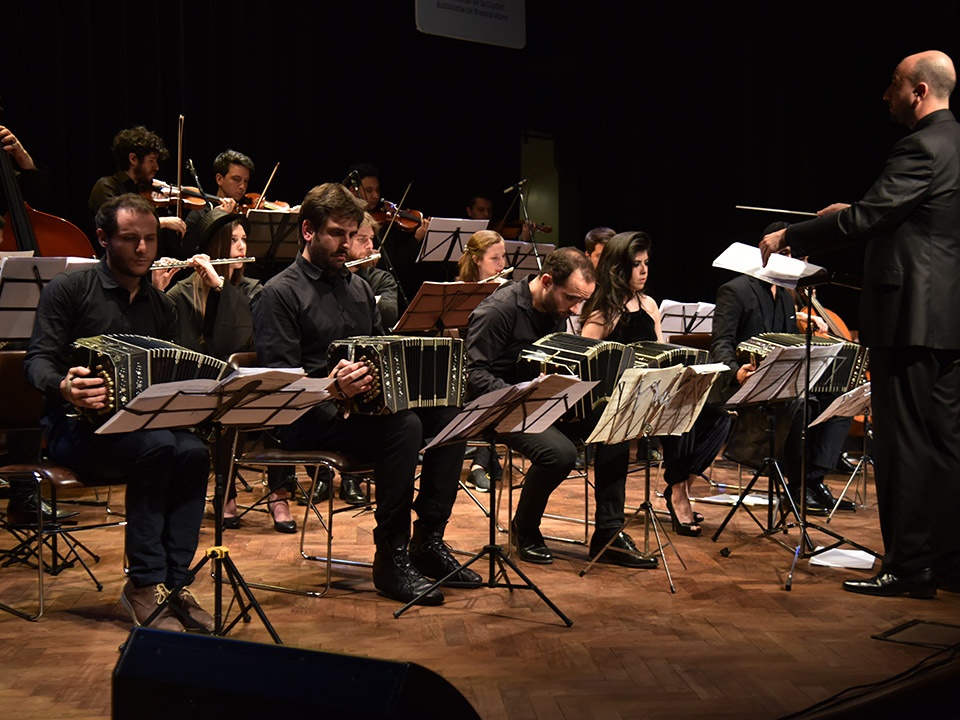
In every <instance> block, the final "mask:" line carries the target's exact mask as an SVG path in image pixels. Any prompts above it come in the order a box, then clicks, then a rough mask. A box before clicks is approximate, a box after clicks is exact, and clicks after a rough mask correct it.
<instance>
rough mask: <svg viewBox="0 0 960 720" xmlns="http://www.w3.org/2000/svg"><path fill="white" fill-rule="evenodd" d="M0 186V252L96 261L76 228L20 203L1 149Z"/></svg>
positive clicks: (10, 164) (8, 162) (9, 164)
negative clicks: (3, 208) (0, 199)
mask: <svg viewBox="0 0 960 720" xmlns="http://www.w3.org/2000/svg"><path fill="white" fill-rule="evenodd" d="M0 110H2V108H0ZM0 182H2V183H3V194H4V197H5V198H6V201H7V214H6V215H5V216H4V227H3V234H2V237H0V250H2V251H5V252H12V251H15V250H21V251H24V250H25V251H31V252H33V254H34V255H40V256H44V257H86V258H94V257H96V255H95V254H94V252H93V246H92V245H91V244H90V240H89V239H88V238H87V236H86V234H85V233H84V232H83V231H82V230H81V229H80V228H78V227H77V226H76V225H74V224H73V223H71V222H68V221H67V220H64V219H63V218H60V217H57V216H55V215H49V214H47V213H43V212H40V211H39V210H34V209H33V208H32V207H30V205H29V204H28V203H26V202H25V201H24V200H23V196H22V195H21V193H20V185H19V183H18V181H17V176H16V173H15V172H14V170H13V162H12V160H11V159H10V156H9V154H8V153H7V151H6V150H4V149H2V148H0Z"/></svg>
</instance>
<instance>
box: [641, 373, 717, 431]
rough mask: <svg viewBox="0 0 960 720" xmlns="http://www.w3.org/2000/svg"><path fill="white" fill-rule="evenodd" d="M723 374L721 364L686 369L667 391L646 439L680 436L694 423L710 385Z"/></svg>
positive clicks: (704, 401) (705, 399)
mask: <svg viewBox="0 0 960 720" xmlns="http://www.w3.org/2000/svg"><path fill="white" fill-rule="evenodd" d="M726 371H727V366H726V365H724V364H723V363H707V364H704V365H689V366H687V367H685V368H683V370H682V371H681V373H680V375H679V376H678V377H677V380H676V382H674V384H673V386H672V387H671V388H670V397H669V399H668V400H667V401H666V403H665V404H664V405H663V406H662V407H661V410H660V412H659V413H658V414H657V417H656V418H655V419H654V422H653V424H652V427H651V429H650V435H682V434H683V433H685V432H688V431H689V430H690V428H692V427H693V424H694V423H695V422H696V421H697V416H698V415H700V411H701V410H702V409H703V405H704V403H706V401H707V395H708V394H709V393H710V388H711V387H713V383H714V382H716V380H717V378H718V377H720V375H721V374H722V373H725V372H726Z"/></svg>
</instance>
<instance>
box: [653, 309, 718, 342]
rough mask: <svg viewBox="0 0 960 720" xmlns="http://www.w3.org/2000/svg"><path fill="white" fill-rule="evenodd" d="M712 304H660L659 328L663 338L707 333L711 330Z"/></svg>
mask: <svg viewBox="0 0 960 720" xmlns="http://www.w3.org/2000/svg"><path fill="white" fill-rule="evenodd" d="M715 309H716V305H714V304H713V303H704V302H695V303H680V302H675V301H673V300H664V301H663V302H661V303H660V327H661V329H662V330H663V336H664V337H667V336H668V335H689V334H690V333H709V332H711V331H712V330H713V313H714V310H715Z"/></svg>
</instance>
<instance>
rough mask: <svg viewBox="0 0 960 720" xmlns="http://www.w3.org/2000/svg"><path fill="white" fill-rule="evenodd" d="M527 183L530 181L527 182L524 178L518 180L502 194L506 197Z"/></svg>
mask: <svg viewBox="0 0 960 720" xmlns="http://www.w3.org/2000/svg"><path fill="white" fill-rule="evenodd" d="M528 182H530V181H529V180H527V179H526V178H524V179H523V180H518V181H517V182H516V183H515V184H514V185H511V186H510V187H508V188H507V189H506V190H504V191H503V194H504V195H506V194H507V193H512V192H513V191H514V190H519V189H520V188H522V187H523V186H524V185H526V184H527V183H528Z"/></svg>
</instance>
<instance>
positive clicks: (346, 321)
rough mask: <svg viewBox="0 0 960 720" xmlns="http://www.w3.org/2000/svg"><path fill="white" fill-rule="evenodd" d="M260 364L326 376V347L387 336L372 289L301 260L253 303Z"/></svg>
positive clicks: (350, 275) (345, 272) (348, 275)
mask: <svg viewBox="0 0 960 720" xmlns="http://www.w3.org/2000/svg"><path fill="white" fill-rule="evenodd" d="M252 310H253V330H254V338H255V343H256V348H257V359H258V360H259V362H260V364H261V365H263V366H264V367H302V368H303V369H304V371H305V372H306V373H307V374H308V375H310V376H311V377H323V376H325V375H326V374H327V348H328V347H329V345H330V343H331V342H333V341H335V340H342V339H344V338H347V337H352V336H355V335H382V334H383V327H382V325H381V322H380V312H379V311H378V310H377V303H376V299H375V298H374V296H373V291H372V290H371V289H370V286H369V285H368V284H367V283H366V282H364V280H363V279H362V278H359V277H357V276H356V275H354V274H353V273H351V272H350V271H349V270H346V269H344V270H342V271H341V272H339V273H335V274H331V273H326V272H324V271H322V270H321V269H320V268H318V267H317V266H316V265H314V264H313V263H311V262H309V261H308V260H306V259H305V258H304V257H303V255H297V257H296V258H295V259H294V261H293V262H292V263H290V265H289V266H287V267H286V268H285V269H284V270H283V271H282V272H280V273H279V274H277V275H275V276H273V277H272V278H271V279H270V280H268V281H267V283H266V285H264V287H263V292H261V293H260V294H259V295H257V296H256V297H255V298H254V299H253V303H252Z"/></svg>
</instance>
